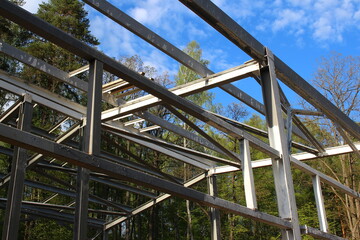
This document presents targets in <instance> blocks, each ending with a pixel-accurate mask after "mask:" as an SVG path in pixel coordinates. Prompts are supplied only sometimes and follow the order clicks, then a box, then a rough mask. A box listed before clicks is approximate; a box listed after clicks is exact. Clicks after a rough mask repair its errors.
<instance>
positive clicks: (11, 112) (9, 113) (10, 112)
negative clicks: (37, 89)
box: [0, 97, 23, 123]
mask: <svg viewBox="0 0 360 240" xmlns="http://www.w3.org/2000/svg"><path fill="white" fill-rule="evenodd" d="M22 103H23V98H22V97H20V98H19V99H18V100H17V101H16V102H15V103H14V104H13V105H11V106H10V107H9V108H8V109H6V111H4V112H3V113H2V114H1V116H0V122H2V123H7V122H8V121H9V120H10V119H11V118H12V117H14V116H15V115H17V114H18V113H19V110H18V108H19V107H20V106H21V104H22Z"/></svg>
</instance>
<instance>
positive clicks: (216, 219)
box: [207, 175, 221, 240]
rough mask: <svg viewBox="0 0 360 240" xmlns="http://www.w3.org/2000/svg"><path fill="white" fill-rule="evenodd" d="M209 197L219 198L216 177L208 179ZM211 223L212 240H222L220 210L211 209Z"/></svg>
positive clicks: (212, 176)
mask: <svg viewBox="0 0 360 240" xmlns="http://www.w3.org/2000/svg"><path fill="white" fill-rule="evenodd" d="M207 183H208V190H209V195H210V196H214V197H217V194H218V190H217V182H216V175H210V176H208V177H207ZM210 221H211V240H220V239H221V227H220V223H221V222H220V212H219V209H216V208H210Z"/></svg>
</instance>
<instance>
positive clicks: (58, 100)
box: [0, 71, 86, 120]
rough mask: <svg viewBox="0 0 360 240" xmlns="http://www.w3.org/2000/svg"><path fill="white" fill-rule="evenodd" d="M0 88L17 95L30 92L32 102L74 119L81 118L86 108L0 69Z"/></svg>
mask: <svg viewBox="0 0 360 240" xmlns="http://www.w3.org/2000/svg"><path fill="white" fill-rule="evenodd" d="M0 82H1V85H0V88H2V89H5V90H6V91H9V92H12V93H15V94H17V95H24V94H26V93H28V94H30V95H31V97H32V99H33V102H36V103H39V104H41V105H43V106H47V107H49V108H52V109H54V110H56V111H58V112H60V113H62V114H64V115H67V116H69V117H72V118H74V119H77V120H79V119H82V118H83V117H84V116H85V115H86V109H85V107H84V106H82V105H80V104H76V103H74V102H72V101H70V100H68V99H66V98H64V97H61V96H59V95H57V94H54V93H52V92H49V91H47V90H45V89H43V88H40V87H37V86H34V85H32V84H29V83H26V82H25V81H24V80H22V79H20V78H17V77H14V76H11V75H9V74H7V73H5V72H3V71H0Z"/></svg>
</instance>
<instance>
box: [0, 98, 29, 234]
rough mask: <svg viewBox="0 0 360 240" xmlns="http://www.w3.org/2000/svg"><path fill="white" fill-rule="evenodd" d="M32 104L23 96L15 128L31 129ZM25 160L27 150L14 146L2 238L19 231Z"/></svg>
mask: <svg viewBox="0 0 360 240" xmlns="http://www.w3.org/2000/svg"><path fill="white" fill-rule="evenodd" d="M32 112H33V105H32V103H31V97H30V96H29V95H25V96H24V100H23V103H22V105H21V106H20V109H19V120H18V126H17V128H18V129H19V130H21V131H27V132H29V131H31V119H32ZM26 160H27V150H26V149H23V148H20V147H15V148H14V156H13V159H12V164H11V174H10V176H11V178H10V182H9V188H8V193H7V202H6V210H5V217H4V225H3V230H2V239H9V240H10V239H14V240H16V239H17V237H18V232H19V221H20V214H21V200H22V196H23V192H24V180H25V169H26Z"/></svg>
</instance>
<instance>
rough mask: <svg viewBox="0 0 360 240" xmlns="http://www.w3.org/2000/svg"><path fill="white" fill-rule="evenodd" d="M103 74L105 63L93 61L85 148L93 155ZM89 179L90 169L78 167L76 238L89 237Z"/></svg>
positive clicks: (96, 150) (98, 134)
mask: <svg viewBox="0 0 360 240" xmlns="http://www.w3.org/2000/svg"><path fill="white" fill-rule="evenodd" d="M102 74H103V64H102V63H101V62H99V61H97V60H94V61H91V62H90V76H89V90H88V95H87V96H88V104H87V115H86V116H87V118H86V126H85V133H84V139H83V141H84V146H83V148H84V151H85V152H87V153H89V154H92V155H100V139H101V98H102ZM89 179H90V172H89V170H88V169H86V168H83V167H78V175H77V195H76V209H75V223H74V239H79V240H82V239H86V238H87V222H88V199H89Z"/></svg>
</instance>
